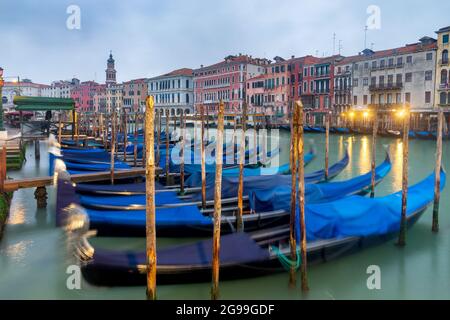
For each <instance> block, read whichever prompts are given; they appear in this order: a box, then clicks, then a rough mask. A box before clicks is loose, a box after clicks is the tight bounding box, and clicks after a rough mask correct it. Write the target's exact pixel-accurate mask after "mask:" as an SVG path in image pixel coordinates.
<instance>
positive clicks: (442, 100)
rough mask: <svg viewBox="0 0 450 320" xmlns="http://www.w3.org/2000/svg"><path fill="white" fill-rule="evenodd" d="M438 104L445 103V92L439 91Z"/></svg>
mask: <svg viewBox="0 0 450 320" xmlns="http://www.w3.org/2000/svg"><path fill="white" fill-rule="evenodd" d="M439 104H442V105H444V104H447V93H445V92H441V96H440V99H439Z"/></svg>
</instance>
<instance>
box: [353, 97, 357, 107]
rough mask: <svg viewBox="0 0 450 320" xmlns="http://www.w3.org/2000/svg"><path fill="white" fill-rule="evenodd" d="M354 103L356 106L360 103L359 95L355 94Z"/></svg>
mask: <svg viewBox="0 0 450 320" xmlns="http://www.w3.org/2000/svg"><path fill="white" fill-rule="evenodd" d="M353 104H354V105H355V106H356V105H357V104H358V96H353Z"/></svg>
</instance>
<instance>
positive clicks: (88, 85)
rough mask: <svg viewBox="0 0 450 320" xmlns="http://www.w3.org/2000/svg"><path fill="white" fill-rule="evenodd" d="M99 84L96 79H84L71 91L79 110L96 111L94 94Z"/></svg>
mask: <svg viewBox="0 0 450 320" xmlns="http://www.w3.org/2000/svg"><path fill="white" fill-rule="evenodd" d="M98 86H99V84H98V83H97V82H95V81H83V82H81V83H80V84H79V85H77V86H75V87H74V88H73V89H72V91H71V94H70V95H71V98H72V99H74V101H75V108H76V109H77V111H78V112H94V111H95V110H94V94H95V90H96V89H97V87H98Z"/></svg>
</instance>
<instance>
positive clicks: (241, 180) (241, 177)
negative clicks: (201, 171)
mask: <svg viewBox="0 0 450 320" xmlns="http://www.w3.org/2000/svg"><path fill="white" fill-rule="evenodd" d="M246 122H247V103H246V102H244V103H243V105H242V118H241V123H242V126H241V129H242V132H241V145H240V147H239V186H238V211H237V215H236V229H237V231H238V232H239V231H242V230H243V227H244V223H243V221H242V216H243V215H244V200H243V196H244V162H245V131H246V125H245V124H246Z"/></svg>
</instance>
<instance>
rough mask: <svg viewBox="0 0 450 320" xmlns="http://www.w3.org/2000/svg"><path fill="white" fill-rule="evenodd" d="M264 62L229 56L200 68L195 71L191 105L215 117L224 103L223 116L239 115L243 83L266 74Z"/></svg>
mask: <svg viewBox="0 0 450 320" xmlns="http://www.w3.org/2000/svg"><path fill="white" fill-rule="evenodd" d="M269 64H270V61H269V60H267V59H259V58H253V57H251V56H248V55H242V54H239V55H236V56H233V55H230V56H227V57H225V59H224V61H222V62H219V63H216V64H213V65H210V66H206V67H204V66H201V67H200V68H199V69H196V70H194V71H193V72H194V99H195V101H194V104H195V108H196V109H198V107H199V106H200V105H204V106H206V108H207V110H208V112H209V113H217V111H218V106H219V102H220V101H221V100H222V101H223V102H224V103H225V112H227V113H239V112H241V110H242V103H243V102H244V101H245V100H244V99H245V98H246V93H245V89H246V81H247V80H248V79H251V78H253V77H255V76H258V75H261V74H263V73H265V70H266V69H265V67H266V66H267V65H269Z"/></svg>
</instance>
